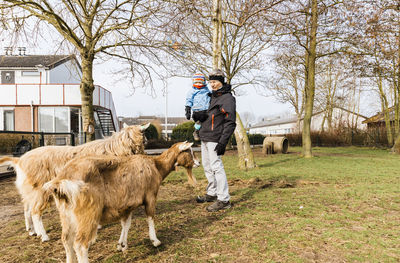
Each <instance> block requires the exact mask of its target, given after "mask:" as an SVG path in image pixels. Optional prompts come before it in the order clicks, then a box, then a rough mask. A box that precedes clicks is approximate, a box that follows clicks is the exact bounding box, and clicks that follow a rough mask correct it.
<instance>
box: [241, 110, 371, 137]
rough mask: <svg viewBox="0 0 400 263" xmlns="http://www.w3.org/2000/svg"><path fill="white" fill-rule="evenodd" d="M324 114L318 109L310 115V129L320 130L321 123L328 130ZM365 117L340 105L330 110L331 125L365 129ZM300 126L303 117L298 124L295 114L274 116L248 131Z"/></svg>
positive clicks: (288, 129)
mask: <svg viewBox="0 0 400 263" xmlns="http://www.w3.org/2000/svg"><path fill="white" fill-rule="evenodd" d="M325 114H326V113H325V111H319V112H316V113H314V114H313V115H312V119H311V131H321V130H322V125H323V129H324V130H328V124H327V121H326V118H325ZM365 119H367V117H365V116H362V115H360V114H358V113H356V112H352V111H349V110H347V109H344V108H341V107H335V108H334V109H333V112H332V126H333V127H338V126H339V125H345V126H346V127H352V128H357V129H365V128H366V125H365V124H364V123H363V121H364V120H365ZM302 126H303V119H301V120H300V123H299V124H298V122H297V117H296V116H295V115H292V116H288V117H275V118H270V119H265V120H262V121H261V122H259V123H256V124H254V125H252V126H251V127H250V128H249V133H251V134H265V135H274V134H290V133H298V132H300V130H301V127H302Z"/></svg>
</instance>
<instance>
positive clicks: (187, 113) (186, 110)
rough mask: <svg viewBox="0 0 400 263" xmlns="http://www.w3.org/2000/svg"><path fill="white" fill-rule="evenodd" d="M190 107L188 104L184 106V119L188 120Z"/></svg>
mask: <svg viewBox="0 0 400 263" xmlns="http://www.w3.org/2000/svg"><path fill="white" fill-rule="evenodd" d="M191 109H192V108H190V107H189V106H185V112H186V113H185V116H186V119H188V120H190V115H191V113H190V111H191Z"/></svg>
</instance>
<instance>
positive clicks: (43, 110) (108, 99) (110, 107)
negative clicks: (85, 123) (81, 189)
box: [0, 54, 119, 138]
mask: <svg viewBox="0 0 400 263" xmlns="http://www.w3.org/2000/svg"><path fill="white" fill-rule="evenodd" d="M0 74H1V83H0V92H1V96H0V130H9V131H33V132H40V131H43V132H73V133H75V134H76V135H77V136H76V137H77V138H79V136H80V138H81V137H82V136H83V132H82V117H81V115H82V113H81V105H82V102H81V95H80V89H79V86H80V82H81V76H82V70H81V67H80V65H79V62H78V61H77V60H76V58H75V56H73V55H24V54H20V55H10V54H8V55H5V56H0ZM93 107H94V110H95V120H96V138H101V137H103V136H108V135H110V134H111V132H113V131H119V122H118V119H117V114H116V111H115V107H114V102H113V99H112V95H111V92H109V91H108V90H106V89H104V88H103V87H101V86H97V85H96V86H95V90H94V93H93Z"/></svg>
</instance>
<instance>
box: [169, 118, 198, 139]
mask: <svg viewBox="0 0 400 263" xmlns="http://www.w3.org/2000/svg"><path fill="white" fill-rule="evenodd" d="M193 132H194V122H193V121H188V122H184V123H182V124H179V125H177V126H176V127H175V128H174V129H173V130H172V134H171V139H172V140H175V141H191V142H193V141H194V139H193Z"/></svg>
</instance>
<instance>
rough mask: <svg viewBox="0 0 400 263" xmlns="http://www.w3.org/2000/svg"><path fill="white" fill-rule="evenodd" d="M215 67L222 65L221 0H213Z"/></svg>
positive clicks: (219, 67) (218, 67)
mask: <svg viewBox="0 0 400 263" xmlns="http://www.w3.org/2000/svg"><path fill="white" fill-rule="evenodd" d="M212 24H213V68H214V69H221V66H222V59H221V54H222V10H221V0H213V18H212Z"/></svg>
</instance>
